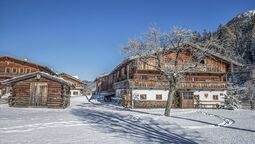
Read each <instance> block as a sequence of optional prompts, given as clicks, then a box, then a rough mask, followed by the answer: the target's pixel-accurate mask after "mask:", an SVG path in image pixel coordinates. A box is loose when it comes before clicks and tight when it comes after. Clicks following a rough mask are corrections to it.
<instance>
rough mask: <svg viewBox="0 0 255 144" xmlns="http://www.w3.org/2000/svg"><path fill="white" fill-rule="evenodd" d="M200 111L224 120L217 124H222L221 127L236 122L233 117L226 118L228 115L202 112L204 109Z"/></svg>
mask: <svg viewBox="0 0 255 144" xmlns="http://www.w3.org/2000/svg"><path fill="white" fill-rule="evenodd" d="M199 112H200V113H202V114H204V115H208V116H213V117H216V118H218V119H220V120H222V122H221V123H219V124H217V126H220V127H227V126H231V125H232V124H234V123H235V121H234V120H233V119H230V118H226V117H223V116H219V115H215V114H210V113H207V112H202V111H199Z"/></svg>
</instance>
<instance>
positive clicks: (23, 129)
mask: <svg viewBox="0 0 255 144" xmlns="http://www.w3.org/2000/svg"><path fill="white" fill-rule="evenodd" d="M85 122H86V121H62V122H49V123H35V124H28V125H22V126H12V127H5V128H0V133H19V132H30V131H33V130H37V129H45V128H57V127H74V126H84V125H89V126H91V125H96V123H93V124H91V123H85Z"/></svg>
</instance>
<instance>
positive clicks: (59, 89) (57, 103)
mask: <svg viewBox="0 0 255 144" xmlns="http://www.w3.org/2000/svg"><path fill="white" fill-rule="evenodd" d="M33 82H41V83H47V84H48V97H47V104H46V105H45V106H46V107H54V108H65V107H66V106H68V105H69V103H70V100H69V98H65V95H67V90H65V89H64V86H63V85H61V84H60V83H58V82H54V81H52V80H48V79H45V78H41V79H40V80H37V79H35V78H33V79H29V80H24V81H21V82H17V83H16V84H14V85H13V87H12V98H11V99H12V100H11V101H10V106H21V107H27V106H30V95H31V87H30V85H31V83H33Z"/></svg>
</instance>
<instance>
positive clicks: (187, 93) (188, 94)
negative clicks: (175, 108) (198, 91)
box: [182, 92, 193, 99]
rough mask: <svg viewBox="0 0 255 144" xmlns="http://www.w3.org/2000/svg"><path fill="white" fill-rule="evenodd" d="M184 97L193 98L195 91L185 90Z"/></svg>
mask: <svg viewBox="0 0 255 144" xmlns="http://www.w3.org/2000/svg"><path fill="white" fill-rule="evenodd" d="M182 96H183V99H193V92H183V93H182Z"/></svg>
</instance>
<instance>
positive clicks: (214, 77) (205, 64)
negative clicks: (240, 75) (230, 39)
mask: <svg viewBox="0 0 255 144" xmlns="http://www.w3.org/2000/svg"><path fill="white" fill-rule="evenodd" d="M171 56H174V55H173V53H172V52H169V53H168V56H167V57H169V58H171ZM181 59H182V61H183V64H186V65H187V64H188V63H189V61H188V60H189V59H191V58H190V55H188V54H185V53H183V54H181ZM151 64H153V61H152V62H151ZM233 66H241V64H239V63H238V62H235V61H232V60H229V59H227V58H224V57H222V56H219V55H216V54H211V55H208V56H206V58H205V59H204V60H202V61H201V63H200V65H199V66H198V68H197V70H196V71H190V72H188V73H187V74H186V75H185V78H184V80H183V81H182V82H180V83H179V85H178V88H179V95H178V96H177V97H176V101H178V104H179V105H178V106H177V105H174V106H176V107H181V108H194V107H197V106H202V107H216V106H217V105H218V104H221V103H223V102H224V95H225V94H226V93H227V91H226V89H227V84H228V82H227V79H228V78H227V76H228V75H227V74H228V73H230V72H231V71H233ZM167 86H168V84H167V82H166V80H165V78H164V77H163V76H162V75H161V74H160V73H159V71H157V70H156V69H155V68H153V67H151V66H149V65H146V64H145V63H143V62H141V61H139V59H138V58H135V57H133V58H128V59H126V60H124V61H123V62H122V63H120V64H119V65H118V66H117V67H116V68H114V69H113V71H112V72H111V73H109V74H106V75H103V76H100V77H98V78H97V79H96V94H98V95H101V96H104V97H105V98H106V99H111V98H115V99H120V100H121V101H122V105H123V106H125V107H134V108H161V107H162V108H163V107H165V106H166V100H167V97H168V90H167Z"/></svg>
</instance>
